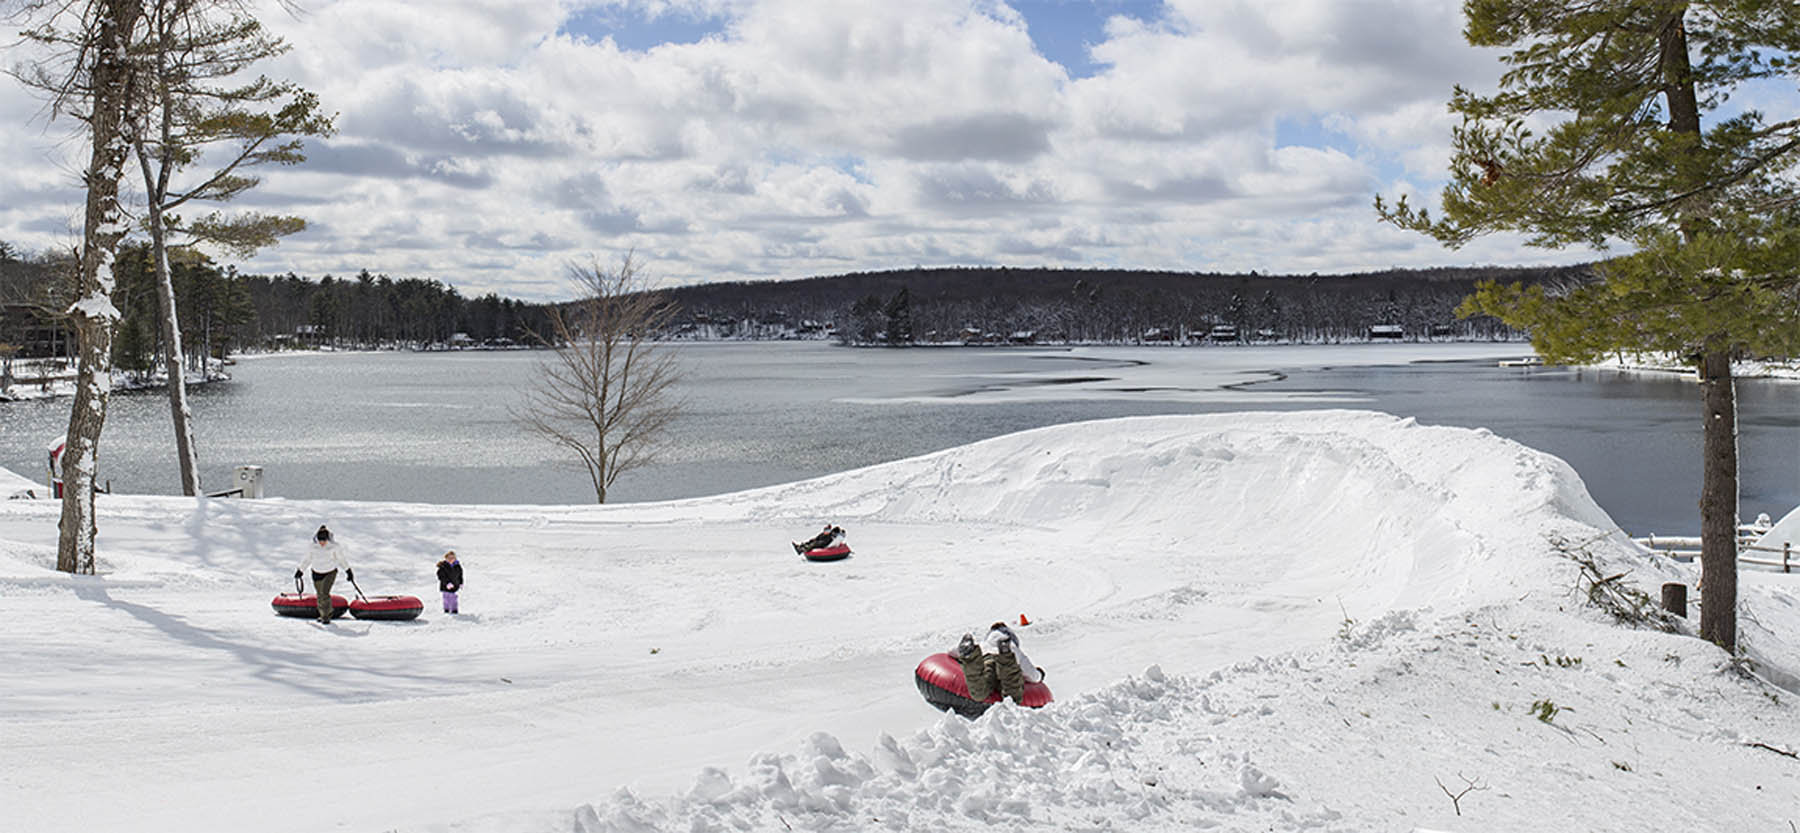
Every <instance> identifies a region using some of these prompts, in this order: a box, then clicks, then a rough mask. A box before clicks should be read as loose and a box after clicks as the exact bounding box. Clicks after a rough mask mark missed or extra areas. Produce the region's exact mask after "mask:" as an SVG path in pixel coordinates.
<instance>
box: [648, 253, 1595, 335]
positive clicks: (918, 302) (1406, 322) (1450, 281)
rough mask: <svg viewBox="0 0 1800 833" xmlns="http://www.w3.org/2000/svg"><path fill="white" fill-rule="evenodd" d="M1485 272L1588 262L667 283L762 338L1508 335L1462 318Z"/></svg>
mask: <svg viewBox="0 0 1800 833" xmlns="http://www.w3.org/2000/svg"><path fill="white" fill-rule="evenodd" d="M1485 280H1492V281H1500V282H1505V283H1514V282H1518V283H1523V284H1526V285H1533V286H1538V285H1544V286H1570V285H1579V284H1581V283H1585V282H1587V281H1590V280H1592V269H1591V267H1590V266H1588V265H1575V266H1550V267H1527V268H1506V267H1461V268H1436V269H1388V270H1383V271H1377V272H1365V273H1356V274H1338V275H1320V274H1318V273H1313V274H1310V275H1261V274H1257V273H1255V272H1251V273H1249V274H1221V273H1199V272H1167V271H1142V270H1138V271H1133V270H1095V269H1057V268H1027V269H1018V268H1008V267H956V268H914V269H901V270H889V271H882V272H857V273H852V274H845V275H834V276H829V277H818V278H808V279H805V280H796V281H784V282H779V283H770V282H761V283H747V282H736V283H712V284H703V285H698V286H686V287H680V288H676V289H670V290H666V294H667V295H668V297H669V298H670V300H671V301H672V302H674V303H675V304H676V305H677V306H678V307H679V308H680V310H681V313H682V314H681V316H680V317H679V319H678V321H679V322H680V324H681V327H682V328H683V330H684V331H685V332H687V333H688V334H691V335H695V336H700V337H704V336H707V335H715V336H725V337H736V338H757V337H765V338H766V337H785V336H791V335H793V334H796V333H798V334H801V335H806V334H814V335H818V334H822V333H826V332H829V333H830V335H831V336H832V337H834V338H836V339H837V340H839V341H841V342H843V343H846V344H856V345H872V344H894V345H900V344H915V343H947V342H949V343H955V342H960V343H996V342H1007V341H1028V342H1038V343H1042V342H1053V343H1060V342H1081V343H1090V344H1137V343H1144V342H1157V341H1177V342H1179V341H1190V340H1198V339H1201V338H1205V337H1208V336H1209V335H1210V334H1211V333H1212V332H1214V328H1219V327H1222V328H1224V330H1223V331H1222V332H1229V333H1235V334H1236V335H1235V336H1234V339H1235V340H1242V341H1254V340H1281V341H1293V342H1313V343H1318V342H1341V341H1356V340H1363V339H1367V338H1369V337H1370V331H1371V328H1375V327H1380V328H1383V329H1382V330H1379V331H1378V332H1383V333H1398V334H1400V337H1402V338H1405V339H1408V340H1423V339H1427V338H1442V339H1482V340H1490V339H1512V338H1522V337H1523V336H1522V334H1520V333H1519V332H1518V331H1516V330H1514V329H1513V328H1511V327H1508V326H1507V325H1506V324H1504V323H1503V322H1501V321H1499V320H1498V319H1496V318H1491V317H1486V316H1479V317H1475V318H1470V319H1458V317H1457V315H1456V307H1457V305H1458V304H1460V303H1462V301H1463V300H1464V299H1465V298H1467V297H1468V296H1469V295H1470V294H1471V293H1472V292H1474V291H1475V286H1476V284H1477V283H1479V282H1481V281H1485Z"/></svg>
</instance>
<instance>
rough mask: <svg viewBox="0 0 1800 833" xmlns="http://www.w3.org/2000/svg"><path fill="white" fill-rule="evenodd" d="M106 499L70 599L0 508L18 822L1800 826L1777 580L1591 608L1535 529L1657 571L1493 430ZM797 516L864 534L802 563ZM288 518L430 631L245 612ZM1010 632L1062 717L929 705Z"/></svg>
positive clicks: (1788, 614) (1073, 437)
mask: <svg viewBox="0 0 1800 833" xmlns="http://www.w3.org/2000/svg"><path fill="white" fill-rule="evenodd" d="M99 506H100V511H101V513H102V514H101V519H100V528H101V531H102V538H101V552H102V558H101V564H100V574H99V575H97V576H68V575H64V574H60V573H57V572H55V571H54V569H53V565H54V560H55V542H56V523H57V510H58V507H57V506H56V505H54V504H51V503H48V502H44V501H23V500H17V501H6V502H0V610H4V611H5V613H6V616H7V619H8V620H9V621H8V623H7V627H6V629H5V636H4V637H0V667H3V668H4V670H5V675H6V676H5V680H6V684H5V687H4V689H0V807H3V808H4V810H3V811H0V814H3V818H4V819H5V821H4V823H3V824H0V826H3V827H6V828H7V829H17V830H30V831H106V830H132V831H163V830H168V831H175V830H180V831H213V830H218V831H226V830H230V831H239V830H257V831H265V832H266V833H281V832H282V831H302V830H305V831H318V830H353V831H360V830H368V831H386V830H398V831H508V832H509V833H510V831H540V830H541V831H583V832H584V833H591V832H592V831H649V830H671V831H673V830H680V831H728V830H730V831H735V830H787V829H792V830H968V831H976V830H989V829H996V828H997V829H1016V830H1037V829H1044V830H1134V831H1138V830H1194V829H1211V830H1225V831H1240V830H1241V831H1252V830H1257V831H1261V830H1303V829H1304V830H1345V831H1360V830H1412V829H1420V830H1440V831H1449V830H1455V831H1475V830H1495V831H1498V830H1525V829H1540V830H1542V829H1556V830H1584V831H1586V830H1634V829H1661V828H1667V829H1690V830H1701V829H1742V830H1767V831H1776V830H1790V829H1791V827H1790V825H1791V824H1792V823H1794V822H1796V821H1800V761H1797V760H1796V759H1795V758H1794V757H1792V755H1793V752H1794V751H1795V750H1800V709H1796V707H1795V706H1794V705H1793V702H1794V700H1793V695H1791V694H1789V693H1788V692H1787V691H1785V690H1783V689H1781V688H1778V687H1776V686H1774V685H1771V684H1770V683H1769V682H1766V680H1771V679H1773V680H1777V681H1780V680H1785V679H1788V678H1787V677H1785V676H1784V675H1785V673H1786V669H1789V668H1792V667H1794V663H1793V657H1794V655H1795V652H1794V651H1793V649H1792V648H1791V647H1790V642H1791V641H1792V640H1793V634H1794V633H1795V630H1794V628H1795V627H1796V626H1800V602H1797V600H1800V593H1797V592H1796V587H1795V585H1794V583H1793V581H1794V580H1796V579H1797V578H1800V577H1795V576H1783V575H1779V574H1768V573H1759V574H1749V573H1747V574H1746V575H1745V577H1744V597H1745V610H1746V613H1747V614H1749V621H1750V622H1751V624H1747V625H1746V627H1745V639H1746V641H1747V643H1748V644H1749V645H1750V646H1751V648H1752V651H1753V654H1754V655H1755V656H1757V657H1760V658H1762V660H1763V661H1762V662H1753V663H1749V664H1748V668H1749V671H1750V672H1752V673H1744V672H1743V671H1740V670H1738V669H1740V668H1743V667H1744V664H1739V665H1732V664H1729V663H1727V662H1726V659H1727V658H1726V657H1725V655H1724V654H1722V653H1721V652H1719V651H1717V650H1716V649H1715V648H1713V647H1711V646H1710V645H1707V644H1706V643H1703V642H1701V641H1699V640H1697V639H1694V638H1692V637H1691V636H1688V635H1682V634H1671V633H1662V632H1658V631H1655V630H1648V629H1632V628H1629V627H1625V626H1622V625H1619V624H1616V623H1614V622H1612V621H1611V620H1610V619H1608V618H1607V617H1606V616H1604V615H1602V614H1601V613H1600V612H1599V611H1597V610H1596V609H1594V608H1593V607H1591V606H1590V605H1589V604H1587V603H1586V601H1585V596H1584V592H1583V591H1584V585H1583V582H1582V579H1581V572H1580V569H1579V568H1578V567H1577V565H1576V563H1575V562H1574V561H1571V560H1570V559H1569V558H1567V557H1565V556H1564V555H1563V554H1562V553H1561V552H1559V548H1560V549H1561V550H1565V551H1569V552H1574V553H1577V554H1585V556H1586V557H1591V558H1593V559H1595V564H1596V566H1597V567H1599V569H1601V570H1602V572H1603V574H1604V575H1606V576H1613V575H1617V574H1620V573H1623V574H1625V576H1624V577H1623V578H1619V579H1615V580H1613V581H1611V582H1609V583H1608V584H1609V585H1617V586H1622V587H1625V588H1628V589H1630V588H1636V589H1642V590H1645V591H1647V592H1650V593H1655V592H1657V589H1658V586H1659V585H1660V584H1661V583H1662V582H1664V581H1686V582H1688V583H1690V584H1691V583H1692V582H1693V580H1694V578H1695V576H1693V575H1692V573H1691V568H1688V567H1685V566H1682V565H1672V564H1663V563H1659V562H1655V561H1652V560H1651V557H1650V556H1647V555H1644V554H1642V553H1640V552H1639V551H1638V550H1637V549H1636V548H1635V547H1633V546H1632V545H1631V544H1630V543H1629V541H1627V540H1626V539H1625V538H1624V537H1623V536H1622V535H1621V534H1619V533H1618V532H1617V530H1614V529H1612V524H1611V523H1610V521H1609V520H1608V519H1607V517H1606V516H1605V514H1604V513H1603V512H1601V511H1600V510H1599V509H1598V508H1597V507H1596V506H1595V505H1594V503H1593V501H1592V500H1590V499H1589V498H1588V496H1587V494H1586V491H1585V489H1584V488H1583V486H1582V484H1581V482H1580V480H1579V479H1578V478H1577V476H1576V475H1575V474H1574V473H1573V471H1571V470H1570V469H1569V468H1568V466H1566V465H1564V464H1563V463H1562V462H1561V461H1559V460H1557V459H1555V458H1553V457H1549V456H1546V455H1543V454H1540V453H1538V452H1535V451H1532V450H1531V449H1528V448H1525V447H1523V446H1520V445H1517V444H1515V443H1512V442H1510V441H1508V440H1505V439H1503V438H1500V437H1496V436H1493V435H1491V434H1489V433H1488V432H1485V431H1479V430H1476V431H1471V430H1465V429H1454V428H1440V427H1429V426H1422V425H1418V424H1415V423H1414V422H1413V421H1411V420H1406V419H1397V418H1394V417H1391V416H1387V415H1383V414H1374V413H1366V412H1352V411H1321V412H1308V413H1253V414H1232V415H1207V416H1181V417H1146V418H1134V419H1120V420H1107V421H1100V422H1091V423H1080V424H1072V425H1063V426H1056V427H1051V428H1044V429H1039V430H1034V431H1028V432H1024V433H1020V434H1015V435H1010V436H1005V437H1000V438H996V439H993V440H988V441H985V442H981V443H976V444H973V445H970V446H966V447H962V448H956V449H951V450H948V451H944V452H941V453H937V454H931V455H927V456H923V457H919V458H915V459H909V460H903V461H899V462H894V463H888V464H882V465H877V466H873V467H869V468H865V469H860V470H856V471H849V472H844V473H841V474H837V475H833V476H829V477H823V478H819V479H815V480H809V481H804V482H799V483H793V484H788V485H783V486H776V487H770V488H764V489H758V490H754V491H748V492H740V493H735V494H728V495H722V496H717V497H709V498H701V499H694V500H683V501H673V502H667V503H656V504H626V505H616V506H605V507H591V508H576V507H517V506H430V505H408V504H392V503H384V504H376V503H347V502H318V501H306V502H301V501H286V500H263V501H241V500H204V499H202V500H196V499H183V498H165V497H127V496H103V497H102V498H101V499H100V503H99ZM826 521H831V522H836V523H838V524H841V525H843V526H845V527H846V528H847V529H849V531H850V542H851V544H852V545H853V546H854V548H855V553H856V554H855V555H854V556H853V557H852V558H850V559H848V560H846V561H842V562H837V563H832V564H813V563H808V562H806V561H804V560H803V559H800V558H798V557H796V556H795V555H794V554H793V551H792V549H791V548H790V547H789V541H791V540H796V539H799V538H801V537H804V536H807V535H810V534H811V533H812V532H813V531H814V530H816V529H817V528H818V526H819V525H820V524H821V523H824V522H826ZM321 523H325V524H329V525H330V526H331V528H332V529H333V530H334V531H335V532H336V534H337V537H338V539H339V540H340V541H341V542H342V543H343V545H344V547H345V548H346V549H347V551H348V553H349V556H350V560H351V563H352V565H353V566H354V568H355V571H356V576H357V582H358V584H360V585H361V587H362V589H363V590H364V591H367V592H368V593H371V594H387V593H407V594H413V595H418V596H420V597H421V598H423V599H424V600H425V601H426V603H427V612H426V614H425V615H424V616H423V617H421V618H420V619H419V620H417V621H414V622H404V623H390V622H363V621H356V620H348V619H346V620H340V621H339V622H337V623H334V624H332V625H329V626H322V625H317V624H312V623H308V622H304V621H296V620H292V619H281V618H277V617H275V616H274V615H273V614H272V613H271V611H270V608H269V600H270V598H271V597H272V596H273V595H274V594H275V593H276V592H278V591H280V590H282V589H284V588H291V587H292V579H291V574H292V572H293V569H294V565H295V563H296V562H297V561H298V559H299V557H300V555H301V553H302V552H303V547H304V546H305V545H306V542H307V541H308V540H309V539H310V537H311V535H312V532H313V530H314V529H315V528H316V527H317V526H318V525H319V524H321ZM1558 542H1561V543H1560V544H1559V543H1558ZM449 548H454V549H455V550H457V552H458V554H459V555H460V556H461V558H462V561H463V563H464V565H465V569H466V571H467V578H468V584H467V588H466V590H465V592H464V594H463V600H462V609H463V610H464V613H463V614H462V615H460V616H455V617H452V616H448V615H443V614H441V613H439V612H438V611H437V605H436V601H437V600H436V593H435V583H434V580H433V576H432V566H433V564H434V562H435V561H436V560H437V558H438V557H439V556H440V555H441V554H442V552H443V551H444V550H445V549H449ZM1684 571H1689V572H1684ZM340 586H341V585H340ZM346 589H348V588H346ZM1020 614H1025V615H1026V616H1027V617H1029V619H1030V620H1031V624H1030V625H1029V626H1026V627H1022V628H1020V633H1021V637H1022V639H1023V641H1024V643H1025V646H1026V647H1027V648H1028V649H1029V651H1030V654H1031V656H1032V658H1033V659H1034V660H1035V661H1037V662H1038V663H1040V664H1042V665H1043V666H1044V667H1045V668H1046V669H1047V671H1048V679H1047V682H1048V683H1049V685H1050V686H1051V687H1052V689H1053V690H1054V691H1055V693H1056V697H1057V702H1055V703H1053V704H1051V705H1050V706H1049V707H1047V708H1045V709H1042V710H1035V711H1034V710H1023V709H1018V708H1015V707H1011V706H1001V707H997V708H996V709H994V710H992V711H990V712H989V713H988V714H987V715H986V716H984V717H982V718H981V719H979V720H977V721H973V722H968V721H963V720H962V719H961V718H957V717H955V716H953V715H951V716H947V715H940V714H939V713H937V712H935V711H933V710H932V709H930V708H929V707H928V706H926V705H925V703H924V702H923V700H922V699H921V698H920V697H919V695H918V693H917V692H916V690H915V689H914V686H913V682H912V678H911V671H912V668H913V666H914V665H915V664H916V663H917V662H918V660H919V659H921V658H922V657H923V656H925V655H926V654H928V653H931V652H934V651H940V650H944V649H946V648H948V647H949V646H950V645H951V644H952V643H953V642H954V641H955V640H956V638H957V637H958V636H960V635H961V633H962V632H964V631H965V630H971V629H976V628H980V627H983V626H985V625H986V624H987V623H989V622H991V621H994V620H997V619H1007V620H1011V621H1014V622H1016V621H1017V620H1018V617H1019V615H1020Z"/></svg>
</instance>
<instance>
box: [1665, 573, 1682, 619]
mask: <svg viewBox="0 0 1800 833" xmlns="http://www.w3.org/2000/svg"><path fill="white" fill-rule="evenodd" d="M1662 606H1663V610H1666V611H1668V612H1670V613H1673V614H1675V615H1676V616H1680V617H1681V618H1683V619H1686V618H1687V585H1685V584H1682V583H1681V582H1679V581H1671V582H1665V583H1664V584H1663V586H1662Z"/></svg>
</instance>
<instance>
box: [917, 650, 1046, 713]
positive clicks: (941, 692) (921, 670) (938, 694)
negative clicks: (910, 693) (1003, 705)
mask: <svg viewBox="0 0 1800 833" xmlns="http://www.w3.org/2000/svg"><path fill="white" fill-rule="evenodd" d="M913 679H914V681H915V682H917V683H918V684H919V693H920V694H923V695H925V702H927V703H930V704H931V705H933V706H936V707H937V708H938V709H940V710H943V711H955V712H956V713H957V714H960V715H962V716H963V717H968V718H974V717H980V716H981V713H982V712H985V711H987V709H988V706H990V705H993V704H994V703H998V702H1000V693H999V692H997V691H996V692H994V693H993V694H990V695H988V698H987V700H985V701H976V700H973V699H971V698H970V697H969V683H968V681H967V680H964V679H963V671H962V663H960V662H957V660H956V657H953V656H950V655H949V654H932V655H931V656H928V657H926V658H925V659H924V660H923V661H922V662H920V663H919V667H918V669H917V670H915V671H913ZM1051 699H1052V698H1051V697H1050V687H1049V686H1046V685H1044V684H1043V683H1041V682H1038V683H1026V684H1025V696H1024V697H1023V698H1022V699H1021V700H1020V703H1019V705H1021V706H1025V707H1027V708H1033V709H1037V708H1043V707H1044V706H1045V705H1048V704H1049V703H1050V701H1051Z"/></svg>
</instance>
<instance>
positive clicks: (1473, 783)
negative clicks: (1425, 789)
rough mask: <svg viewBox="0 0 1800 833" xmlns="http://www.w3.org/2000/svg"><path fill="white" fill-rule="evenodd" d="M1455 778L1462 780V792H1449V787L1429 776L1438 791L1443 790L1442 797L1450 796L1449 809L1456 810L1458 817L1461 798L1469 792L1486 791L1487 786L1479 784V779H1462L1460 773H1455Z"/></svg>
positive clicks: (1460, 812)
mask: <svg viewBox="0 0 1800 833" xmlns="http://www.w3.org/2000/svg"><path fill="white" fill-rule="evenodd" d="M1456 777H1458V778H1462V780H1463V784H1464V785H1465V786H1464V787H1463V789H1462V792H1459V793H1453V792H1451V791H1450V788H1449V787H1446V786H1444V782H1443V781H1438V777H1437V776H1436V775H1433V776H1431V780H1433V781H1437V785H1438V789H1440V790H1443V791H1444V795H1447V796H1450V807H1451V808H1452V809H1454V810H1456V814H1457V815H1459V816H1460V815H1462V798H1463V796H1465V795H1468V794H1469V793H1471V792H1481V791H1482V790H1485V789H1487V785H1486V784H1483V783H1481V779H1479V778H1464V777H1463V774H1462V773H1460V772H1459V773H1456Z"/></svg>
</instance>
